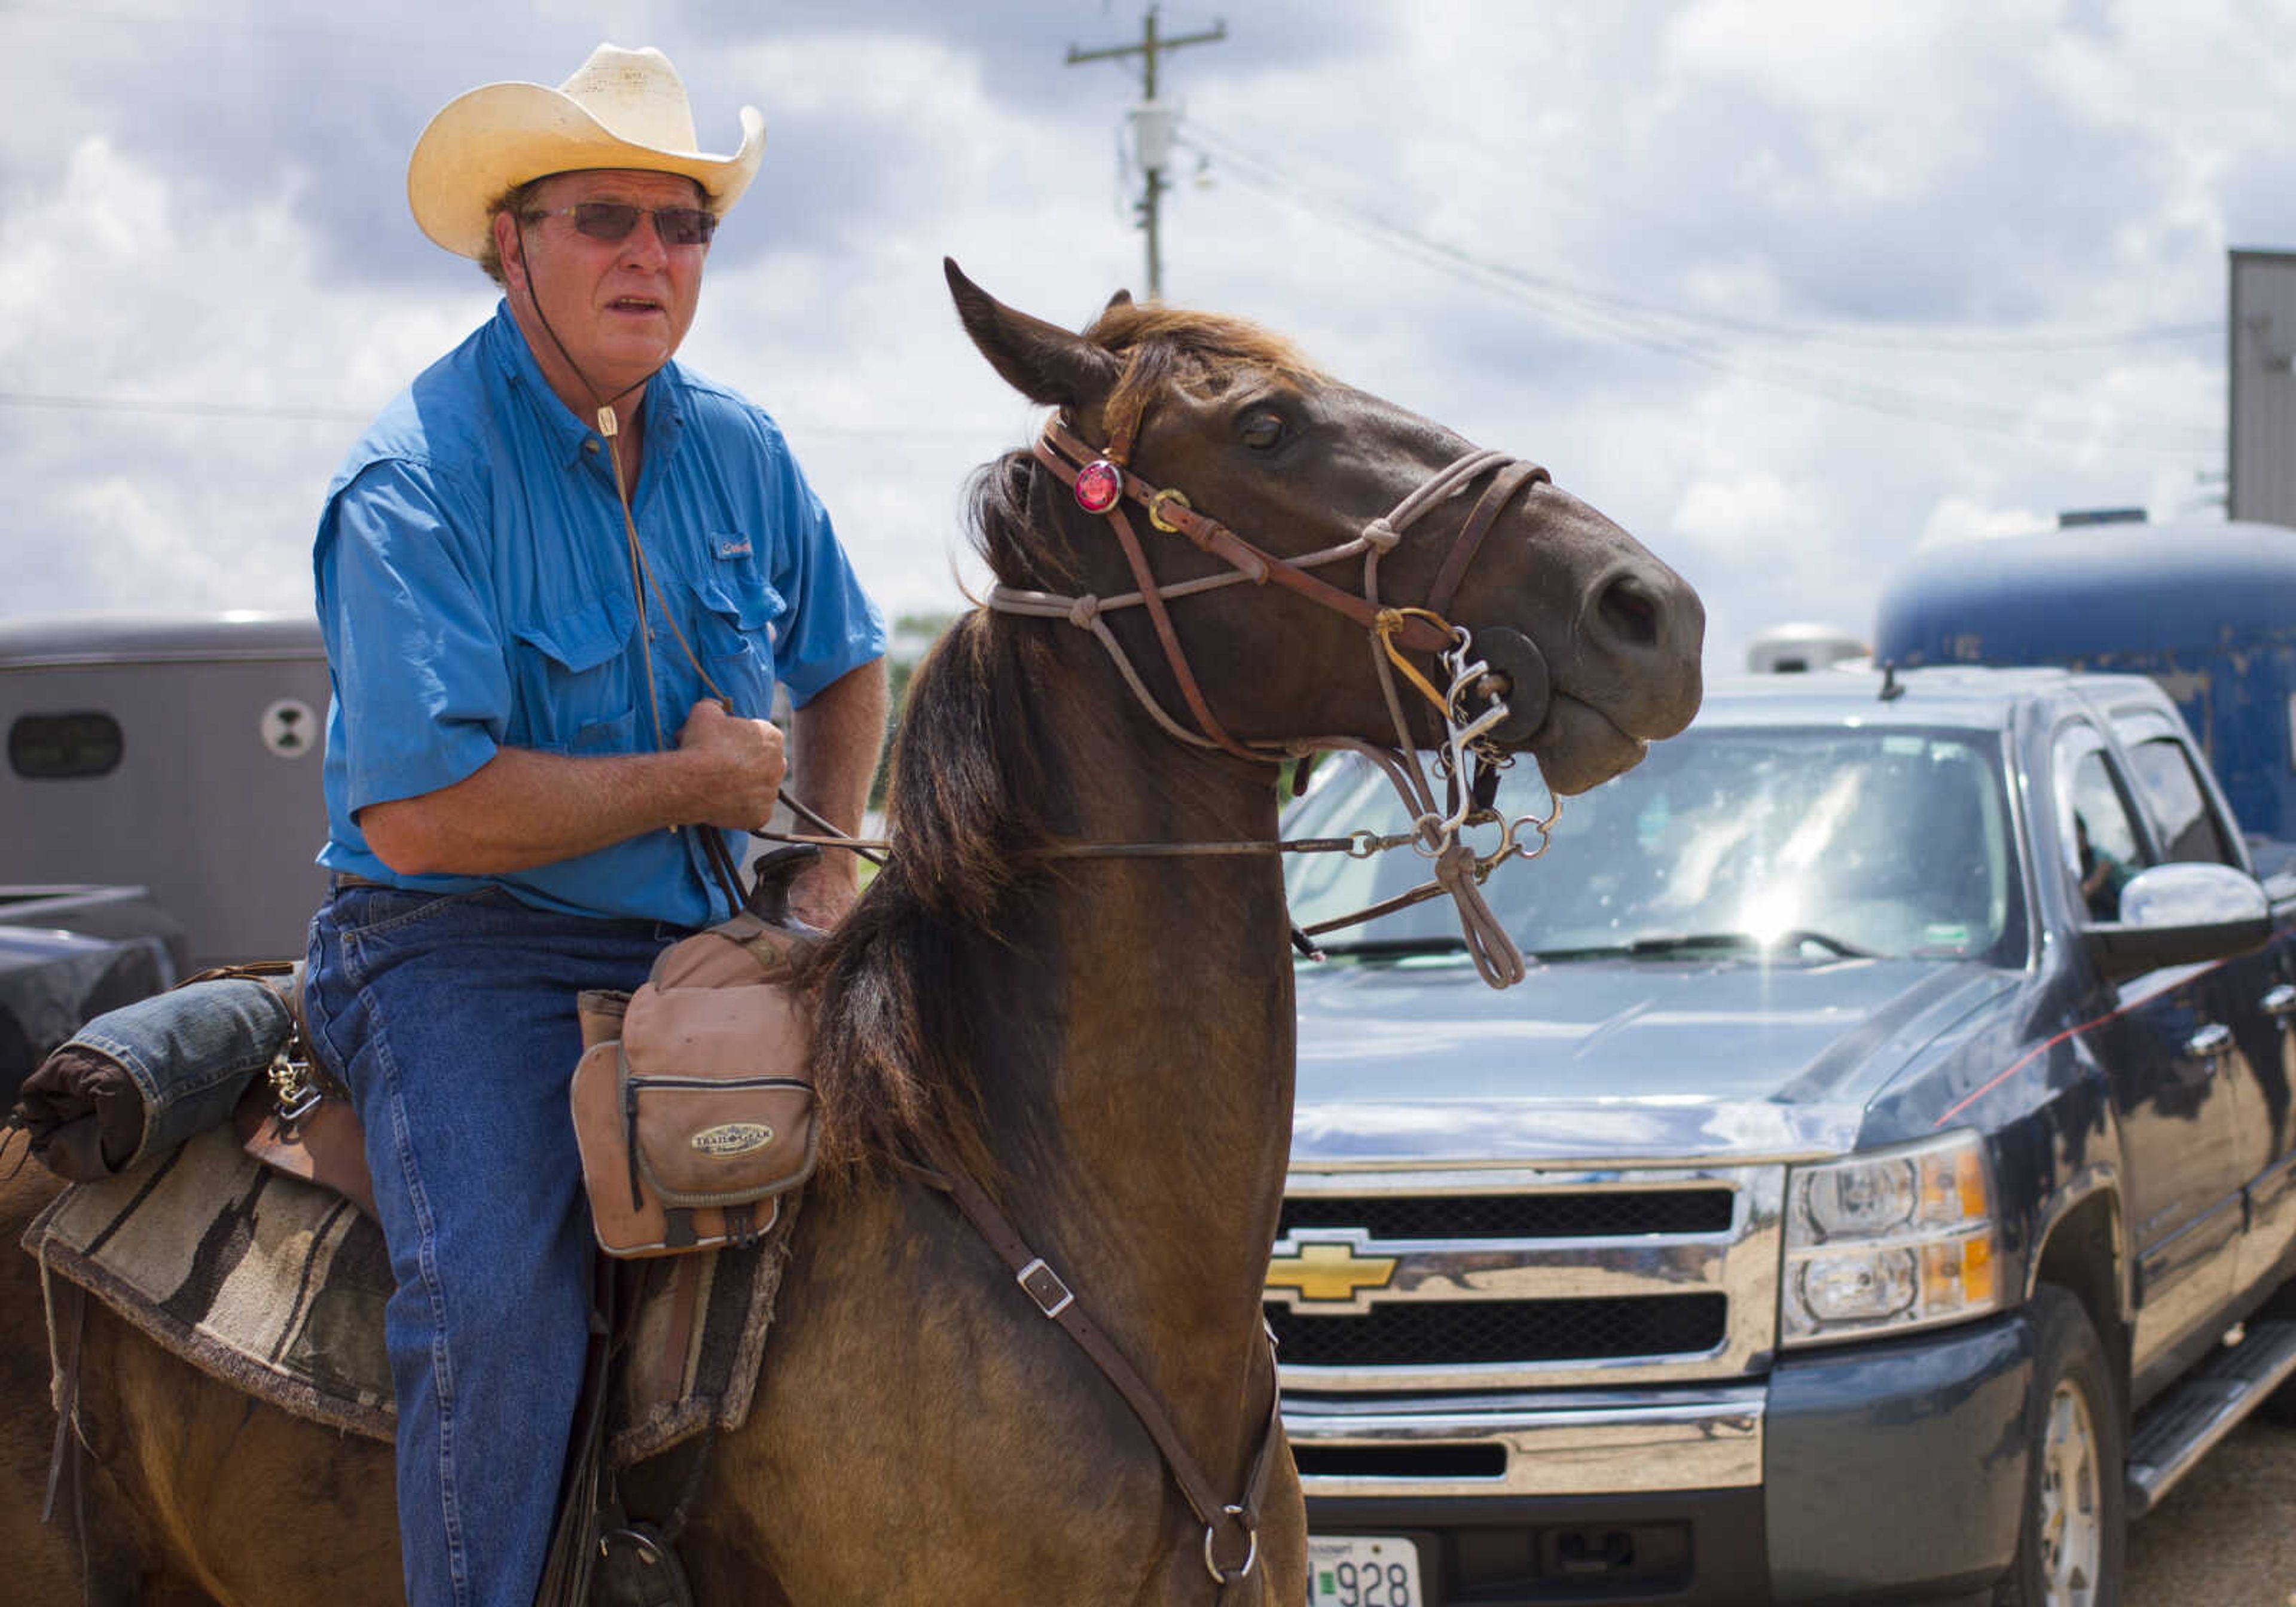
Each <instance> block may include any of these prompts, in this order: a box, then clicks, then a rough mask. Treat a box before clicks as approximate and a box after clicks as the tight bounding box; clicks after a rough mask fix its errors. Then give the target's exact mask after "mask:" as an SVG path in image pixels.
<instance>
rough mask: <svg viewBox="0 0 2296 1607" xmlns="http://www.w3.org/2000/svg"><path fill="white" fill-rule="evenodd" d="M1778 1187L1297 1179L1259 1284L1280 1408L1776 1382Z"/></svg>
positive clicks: (1679, 1172)
mask: <svg viewBox="0 0 2296 1607" xmlns="http://www.w3.org/2000/svg"><path fill="white" fill-rule="evenodd" d="M1783 1197H1784V1167H1782V1166H1767V1167H1682V1168H1664V1169H1652V1170H1647V1171H1631V1170H1628V1171H1621V1170H1605V1171H1601V1172H1590V1171H1583V1170H1564V1169H1562V1168H1556V1169H1554V1170H1551V1171H1550V1170H1544V1169H1524V1170H1520V1171H1506V1172H1493V1171H1490V1170H1478V1171H1473V1172H1464V1173H1441V1172H1410V1173H1397V1172H1382V1171H1362V1172H1350V1171H1343V1170H1329V1171H1318V1172H1314V1173H1300V1172H1295V1173H1294V1174H1293V1175H1292V1178H1291V1180H1290V1184H1289V1186H1288V1188H1287V1191H1286V1194H1285V1199H1284V1201H1283V1216H1282V1218H1281V1228H1280V1236H1279V1237H1278V1239H1277V1241H1276V1243H1275V1256H1274V1259H1272V1261H1271V1263H1270V1266H1269V1269H1268V1287H1267V1318H1268V1324H1269V1325H1270V1326H1271V1327H1272V1328H1273V1329H1274V1330H1275V1336H1276V1340H1277V1341H1278V1345H1279V1349H1278V1352H1277V1354H1278V1357H1279V1359H1280V1361H1281V1363H1282V1365H1283V1381H1284V1389H1285V1390H1286V1392H1287V1393H1288V1394H1295V1395H1297V1394H1303V1393H1305V1394H1318V1393H1326V1392H1366V1393H1395V1392H1399V1391H1412V1390H1443V1391H1450V1390H1508V1389H1526V1388H1546V1387H1550V1386H1563V1385H1575V1384H1587V1385H1591V1386H1595V1387H1604V1388H1607V1387H1632V1386H1633V1385H1636V1384H1639V1383H1645V1382H1661V1381H1667V1380H1685V1381H1687V1380H1693V1379H1697V1380H1718V1379H1725V1378H1731V1377H1743V1376H1746V1375H1749V1374H1752V1373H1760V1372H1762V1371H1764V1370H1766V1369H1767V1365H1768V1361H1769V1354H1770V1350H1771V1348H1772V1346H1773V1345H1774V1343H1775V1327H1776V1308H1777V1279H1778V1250H1779V1234H1780V1229H1779V1213H1780V1206H1781V1202H1782V1201H1783Z"/></svg>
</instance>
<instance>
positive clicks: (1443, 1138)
mask: <svg viewBox="0 0 2296 1607" xmlns="http://www.w3.org/2000/svg"><path fill="white" fill-rule="evenodd" d="M2015 985H2016V979H2015V977H2014V976H2013V974H2012V973H2007V972H2001V971H1997V970H1995V969H1992V968H1990V967H1988V966H1983V965H1979V964H1974V963H1939V962H1936V961H1916V960H1841V961H1833V962H1829V963H1823V964H1816V965H1805V964H1799V963H1784V964H1762V963H1756V962H1754V961H1751V960H1737V959H1726V960H1715V959H1712V958H1706V957H1702V958H1699V959H1696V960H1692V961H1682V960H1650V959H1644V960H1627V959H1620V960H1586V961H1578V962H1572V963H1558V964H1553V965H1544V966H1537V967H1535V968H1534V969H1533V970H1532V972H1531V974H1530V975H1529V977H1528V978H1527V979H1525V980H1523V981H1522V982H1521V983H1519V984H1517V985H1516V986H1515V987H1513V988H1508V989H1505V991H1494V990H1493V989H1491V988H1488V987H1486V986H1485V985H1484V984H1483V982H1482V980H1480V978H1479V977H1477V976H1476V974H1475V972H1474V970H1473V968H1472V966H1470V965H1468V964H1466V963H1464V961H1462V962H1460V963H1456V964H1453V963H1411V962H1406V963H1385V964H1381V963H1366V964H1355V963H1335V964H1332V965H1329V966H1314V967H1303V968H1302V969H1301V970H1300V975H1299V1010H1300V1081H1299V1094H1298V1102H1297V1105H1296V1110H1295V1114H1294V1119H1293V1127H1292V1164H1293V1165H1294V1166H1295V1167H1301V1168H1314V1167H1316V1166H1319V1165H1332V1164H1341V1165H1365V1164H1381V1165H1387V1166H1397V1165H1415V1164H1455V1163H1462V1162H1464V1163H1472V1164H1477V1165H1484V1166H1489V1165H1494V1164H1498V1165H1504V1164H1506V1163H1509V1162H1516V1161H1520V1162H1522V1163H1524V1164H1547V1163H1553V1162H1557V1161H1565V1160H1584V1161H1588V1162H1593V1163H1596V1164H1601V1163H1603V1162H1605V1161H1609V1162H1612V1163H1615V1162H1616V1161H1618V1160H1627V1159H1632V1160H1636V1161H1637V1162H1647V1161H1650V1160H1702V1159H1718V1160H1719V1159H1728V1160H1746V1159H1752V1158H1755V1157H1757V1156H1759V1157H1763V1158H1788V1157H1792V1156H1809V1155H1817V1154H1836V1153H1840V1152H1842V1151H1844V1150H1847V1149H1849V1147H1851V1145H1852V1144H1854V1143H1855V1142H1856V1139H1857V1129H1858V1126H1859V1123H1860V1121H1861V1119H1862V1118H1863V1115H1864V1111H1865V1108H1866V1103H1867V1102H1868V1101H1869V1100H1870V1099H1871V1098H1872V1097H1873V1095H1874V1093H1875V1092H1876V1091H1877V1090H1878V1089H1879V1088H1880V1087H1881V1086H1882V1085H1883V1084H1885V1083H1886V1082H1887V1081H1888V1080H1889V1078H1890V1077H1891V1076H1892V1075H1893V1074H1894V1073H1895V1072H1896V1071H1897V1070H1899V1069H1901V1068H1902V1067H1903V1066H1904V1065H1905V1064H1906V1062H1907V1060H1908V1059H1909V1058H1910V1057H1911V1056H1912V1055H1913V1054H1915V1053H1917V1052H1918V1051H1919V1050H1920V1049H1921V1048H1922V1047H1923V1046H1924V1045H1927V1044H1929V1043H1930V1042H1931V1041H1932V1040H1934V1039H1935V1038H1936V1037H1937V1036H1938V1035H1939V1033H1940V1032H1942V1031H1944V1030H1946V1029H1948V1028H1949V1027H1951V1026H1952V1025H1953V1024H1954V1023H1955V1022H1957V1021H1963V1020H1964V1019H1966V1018H1967V1017H1968V1016H1969V1015H1970V1014H1971V1013H1972V1012H1974V1011H1976V1010H1978V1009H1980V1007H1982V1006H1983V1005H1984V1004H1987V1003H1988V1002H1989V1001H1990V1000H1992V999H1994V998H1997V997H1998V996H2000V995H2001V994H2003V993H2005V992H2006V991H2008V990H2009V989H2011V988H2013V987H2015Z"/></svg>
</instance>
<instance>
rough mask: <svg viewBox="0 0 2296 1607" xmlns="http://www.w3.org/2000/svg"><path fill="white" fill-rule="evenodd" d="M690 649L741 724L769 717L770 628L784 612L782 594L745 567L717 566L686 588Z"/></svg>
mask: <svg viewBox="0 0 2296 1607" xmlns="http://www.w3.org/2000/svg"><path fill="white" fill-rule="evenodd" d="M691 584H692V586H693V598H694V603H695V604H696V607H695V610H694V618H695V619H696V620H697V622H698V624H699V630H698V632H697V634H696V638H695V641H694V649H695V651H696V652H699V653H700V654H701V662H702V666H703V668H706V669H707V670H708V671H709V678H710V679H711V680H713V681H715V682H716V683H717V690H718V692H719V693H721V694H722V695H723V696H724V697H725V698H726V700H727V701H730V702H731V703H732V704H733V705H734V713H735V714H737V715H740V716H741V717H743V718H745V719H754V720H762V719H767V718H769V717H771V716H772V714H773V691H774V627H775V621H776V620H778V619H780V618H781V617H782V616H783V614H785V613H787V612H788V611H789V604H788V603H785V602H783V600H782V594H780V593H779V592H777V591H775V589H774V588H773V587H772V586H768V585H767V584H766V582H765V581H764V580H763V579H762V578H759V577H758V576H757V575H756V574H755V573H753V572H751V571H750V570H747V569H746V568H743V567H741V566H736V565H734V564H724V565H721V566H719V568H718V570H717V572H716V573H713V574H705V575H702V576H701V577H700V578H696V579H694V580H693V582H692V583H691Z"/></svg>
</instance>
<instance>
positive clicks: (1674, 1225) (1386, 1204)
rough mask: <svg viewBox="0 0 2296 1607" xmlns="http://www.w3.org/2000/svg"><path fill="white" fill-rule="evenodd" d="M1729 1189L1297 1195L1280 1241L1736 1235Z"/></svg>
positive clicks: (1287, 1204) (1288, 1205)
mask: <svg viewBox="0 0 2296 1607" xmlns="http://www.w3.org/2000/svg"><path fill="white" fill-rule="evenodd" d="M1736 1205H1737V1196H1736V1195H1735V1194H1734V1193H1732V1192H1731V1191H1730V1190H1728V1189H1726V1188H1698V1189H1687V1188H1685V1189H1658V1190H1652V1191H1636V1190H1628V1189H1616V1190H1611V1191H1607V1192H1605V1191H1603V1190H1584V1191H1578V1192H1573V1193H1553V1194H1437V1195H1425V1194H1395V1195H1388V1196H1384V1197H1382V1196H1380V1195H1375V1194H1374V1195H1367V1196H1362V1197H1359V1198H1356V1199H1348V1200H1323V1199H1316V1198H1312V1197H1311V1198H1306V1199H1301V1198H1297V1197H1294V1198H1290V1199H1287V1200H1285V1201H1283V1226H1282V1227H1281V1228H1280V1229H1279V1230H1278V1233H1277V1236H1278V1237H1279V1238H1280V1237H1282V1236H1283V1234H1288V1233H1290V1232H1291V1231H1292V1229H1293V1228H1295V1227H1360V1228H1362V1229H1364V1230H1365V1231H1366V1232H1367V1233H1369V1234H1372V1236H1373V1237H1374V1238H1380V1239H1596V1238H1611V1237H1617V1236H1620V1235H1624V1234H1718V1233H1726V1232H1727V1231H1728V1230H1729V1226H1730V1217H1731V1214H1732V1212H1733V1211H1734V1209H1736Z"/></svg>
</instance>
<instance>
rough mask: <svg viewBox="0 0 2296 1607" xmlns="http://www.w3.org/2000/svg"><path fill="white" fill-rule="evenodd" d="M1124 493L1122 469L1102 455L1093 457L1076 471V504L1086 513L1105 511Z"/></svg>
mask: <svg viewBox="0 0 2296 1607" xmlns="http://www.w3.org/2000/svg"><path fill="white" fill-rule="evenodd" d="M1123 495H1124V471H1123V470H1121V469H1119V468H1118V467H1117V466H1116V465H1115V464H1114V463H1110V462H1109V461H1108V460H1107V459H1106V458H1104V457H1095V458H1094V459H1093V460H1092V462H1090V463H1087V464H1086V465H1085V466H1084V467H1083V468H1081V469H1078V471H1077V477H1076V499H1077V506H1078V507H1079V508H1082V509H1083V510H1084V511H1085V512H1087V513H1105V512H1108V511H1109V509H1111V508H1112V507H1114V506H1115V505H1116V503H1117V499H1118V498H1119V497H1120V496H1123Z"/></svg>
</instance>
